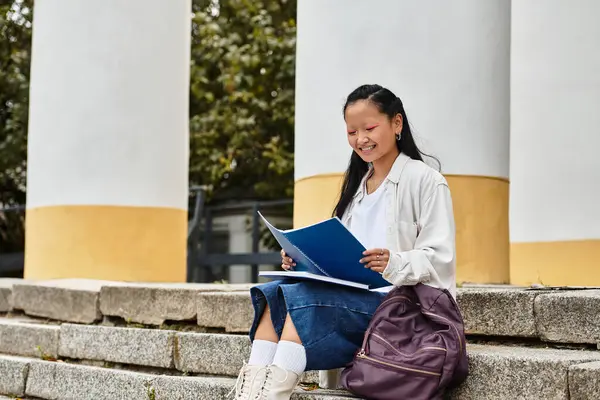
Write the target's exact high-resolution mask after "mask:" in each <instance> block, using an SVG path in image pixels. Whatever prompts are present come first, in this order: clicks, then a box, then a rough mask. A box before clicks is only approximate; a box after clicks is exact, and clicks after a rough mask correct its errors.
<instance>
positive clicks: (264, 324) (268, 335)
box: [254, 305, 295, 343]
mask: <svg viewBox="0 0 600 400" xmlns="http://www.w3.org/2000/svg"><path fill="white" fill-rule="evenodd" d="M286 323H287V322H286ZM294 330H295V329H294ZM284 332H285V329H284ZM254 339H255V340H265V341H268V342H273V343H277V342H279V337H277V332H275V328H273V323H272V322H271V309H270V308H269V306H268V305H267V307H266V308H265V312H264V313H263V315H262V317H261V318H260V321H259V323H258V327H257V328H256V333H255V335H254Z"/></svg>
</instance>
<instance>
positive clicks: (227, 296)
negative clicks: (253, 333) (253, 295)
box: [197, 292, 254, 333]
mask: <svg viewBox="0 0 600 400" xmlns="http://www.w3.org/2000/svg"><path fill="white" fill-rule="evenodd" d="M197 305H198V307H197V310H198V325H200V326H203V327H206V328H225V331H226V332H234V333H235V332H240V333H246V332H249V331H250V327H251V325H252V320H253V318H254V309H253V308H252V302H251V301H250V293H249V292H238V293H200V294H198V297H197Z"/></svg>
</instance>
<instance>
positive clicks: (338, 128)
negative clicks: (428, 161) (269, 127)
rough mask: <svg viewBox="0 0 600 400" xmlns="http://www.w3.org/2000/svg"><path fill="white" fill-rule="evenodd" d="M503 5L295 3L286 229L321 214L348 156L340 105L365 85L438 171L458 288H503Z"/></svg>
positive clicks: (463, 1) (393, 0)
mask: <svg viewBox="0 0 600 400" xmlns="http://www.w3.org/2000/svg"><path fill="white" fill-rule="evenodd" d="M509 51H510V1H507V0H486V1H480V0H460V1H451V2H450V1H444V0H437V1H412V0H371V1H360V0H328V1H326V2H324V1H319V0H302V1H300V2H298V43H297V60H296V62H297V76H296V142H295V179H296V187H295V189H296V191H295V203H296V204H295V211H294V212H295V215H294V219H295V224H296V225H306V224H309V223H312V222H315V221H317V220H320V219H323V218H326V217H327V216H330V215H331V211H332V208H333V206H334V203H335V200H336V196H337V194H338V190H339V184H340V179H341V174H342V172H343V171H344V170H345V169H346V166H347V163H348V160H349V156H350V151H351V150H350V148H349V147H348V144H347V139H346V133H345V125H344V120H343V116H342V106H343V104H344V99H345V97H346V96H347V95H348V94H349V93H350V92H351V91H352V90H353V89H355V88H356V87H358V86H359V85H362V84H366V83H377V84H380V85H383V86H385V87H388V88H389V89H391V90H392V91H393V92H395V93H396V94H397V95H398V96H399V97H400V98H401V99H402V100H403V102H404V104H405V108H406V112H407V115H408V118H409V121H410V123H411V126H412V127H413V130H414V133H415V135H416V138H417V141H418V143H420V145H421V147H422V149H423V150H424V151H426V152H428V153H433V154H434V155H435V156H437V157H438V158H439V159H440V160H441V162H442V172H443V173H444V174H446V176H447V177H448V180H449V182H450V185H451V189H452V194H453V198H454V204H455V214H456V221H457V228H458V237H457V240H458V243H457V246H458V268H459V271H458V278H459V280H462V281H479V282H505V281H507V280H508V149H509V143H508V137H509V124H510V118H509V68H510V60H509Z"/></svg>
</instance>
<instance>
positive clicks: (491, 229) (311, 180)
mask: <svg viewBox="0 0 600 400" xmlns="http://www.w3.org/2000/svg"><path fill="white" fill-rule="evenodd" d="M342 178H343V175H342V174H341V173H340V174H327V175H317V176H312V177H308V178H304V179H301V180H299V181H297V182H296V185H295V194H294V227H296V228H298V227H302V226H306V225H309V224H313V223H316V222H319V221H321V220H323V219H326V218H329V217H330V216H331V213H332V210H333V207H334V206H335V203H336V201H337V199H338V196H339V190H340V187H341V184H342ZM446 178H447V180H448V183H449V185H450V189H451V191H452V198H453V203H454V215H455V220H456V236H457V237H456V248H457V250H456V251H457V282H459V283H460V282H476V283H508V281H509V237H508V187H509V183H508V181H507V180H504V179H498V178H488V177H479V176H458V175H450V176H447V177H446Z"/></svg>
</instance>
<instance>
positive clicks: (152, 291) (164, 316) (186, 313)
mask: <svg viewBox="0 0 600 400" xmlns="http://www.w3.org/2000/svg"><path fill="white" fill-rule="evenodd" d="M250 287H251V285H250V284H243V285H221V284H191V283H181V284H178V283H164V284H158V283H145V284H132V283H128V284H124V285H120V286H104V287H102V289H101V291H100V311H101V312H102V314H104V315H110V316H116V317H121V318H123V319H125V320H127V321H131V322H137V323H141V324H149V325H161V324H163V323H164V322H165V321H167V320H172V321H185V320H194V319H196V294H197V293H201V292H215V291H223V292H229V291H247V290H249V289H250Z"/></svg>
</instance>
